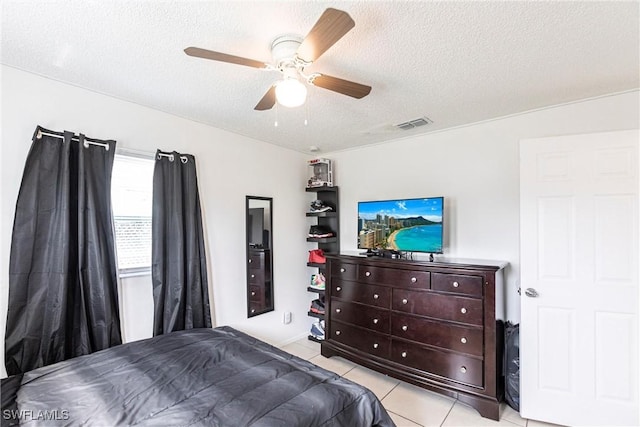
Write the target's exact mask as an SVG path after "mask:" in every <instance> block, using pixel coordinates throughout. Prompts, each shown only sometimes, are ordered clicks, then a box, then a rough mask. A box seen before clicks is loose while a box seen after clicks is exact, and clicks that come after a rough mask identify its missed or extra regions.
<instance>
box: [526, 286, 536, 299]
mask: <svg viewBox="0 0 640 427" xmlns="http://www.w3.org/2000/svg"><path fill="white" fill-rule="evenodd" d="M524 294H525V295H526V296H528V297H529V298H536V297H537V296H538V291H536V290H535V289H533V288H527V290H526V291H524Z"/></svg>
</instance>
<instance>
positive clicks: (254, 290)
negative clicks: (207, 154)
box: [246, 196, 273, 317]
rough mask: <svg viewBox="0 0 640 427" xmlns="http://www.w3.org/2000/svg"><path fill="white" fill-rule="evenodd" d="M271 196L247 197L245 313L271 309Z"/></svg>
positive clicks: (248, 314) (262, 311)
mask: <svg viewBox="0 0 640 427" xmlns="http://www.w3.org/2000/svg"><path fill="white" fill-rule="evenodd" d="M272 204H273V199H272V198H271V197H258V196H247V197H246V216H247V230H246V231H247V316H248V317H253V316H257V315H259V314H262V313H267V312H269V311H273V272H272V265H273V255H272V249H271V248H272V233H271V231H272V221H271V212H272Z"/></svg>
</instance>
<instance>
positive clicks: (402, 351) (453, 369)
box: [390, 339, 483, 387]
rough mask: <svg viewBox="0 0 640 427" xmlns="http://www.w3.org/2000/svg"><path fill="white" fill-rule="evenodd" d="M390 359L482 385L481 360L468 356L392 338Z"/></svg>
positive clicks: (453, 378)
mask: <svg viewBox="0 0 640 427" xmlns="http://www.w3.org/2000/svg"><path fill="white" fill-rule="evenodd" d="M390 359H391V360H393V361H394V362H397V363H402V364H403V365H406V366H410V367H412V368H416V369H420V370H421V371H427V372H429V373H432V374H436V375H440V376H442V377H446V378H450V379H452V380H455V381H459V382H462V383H465V384H470V385H474V386H479V387H482V386H483V380H482V374H483V372H482V360H480V359H475V358H473V357H470V356H464V355H462V354H456V353H450V352H445V351H439V350H436V349H432V348H428V347H422V346H420V345H418V344H413V343H409V342H404V341H400V340H397V339H392V340H391V357H390Z"/></svg>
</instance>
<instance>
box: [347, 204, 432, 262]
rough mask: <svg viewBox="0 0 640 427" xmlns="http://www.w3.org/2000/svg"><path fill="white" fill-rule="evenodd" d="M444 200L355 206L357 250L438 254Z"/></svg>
mask: <svg viewBox="0 0 640 427" xmlns="http://www.w3.org/2000/svg"><path fill="white" fill-rule="evenodd" d="M443 211H444V198H443V197H426V198H424V197H423V198H416V199H397V200H377V201H370V202H358V249H394V250H398V251H403V252H428V253H432V254H441V253H442V246H443V233H442V218H443V213H444V212H443Z"/></svg>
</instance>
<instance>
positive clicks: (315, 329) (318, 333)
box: [311, 320, 324, 340]
mask: <svg viewBox="0 0 640 427" xmlns="http://www.w3.org/2000/svg"><path fill="white" fill-rule="evenodd" d="M311 335H313V337H314V338H315V339H318V340H323V339H324V320H321V321H320V322H315V323H314V324H313V325H311Z"/></svg>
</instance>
